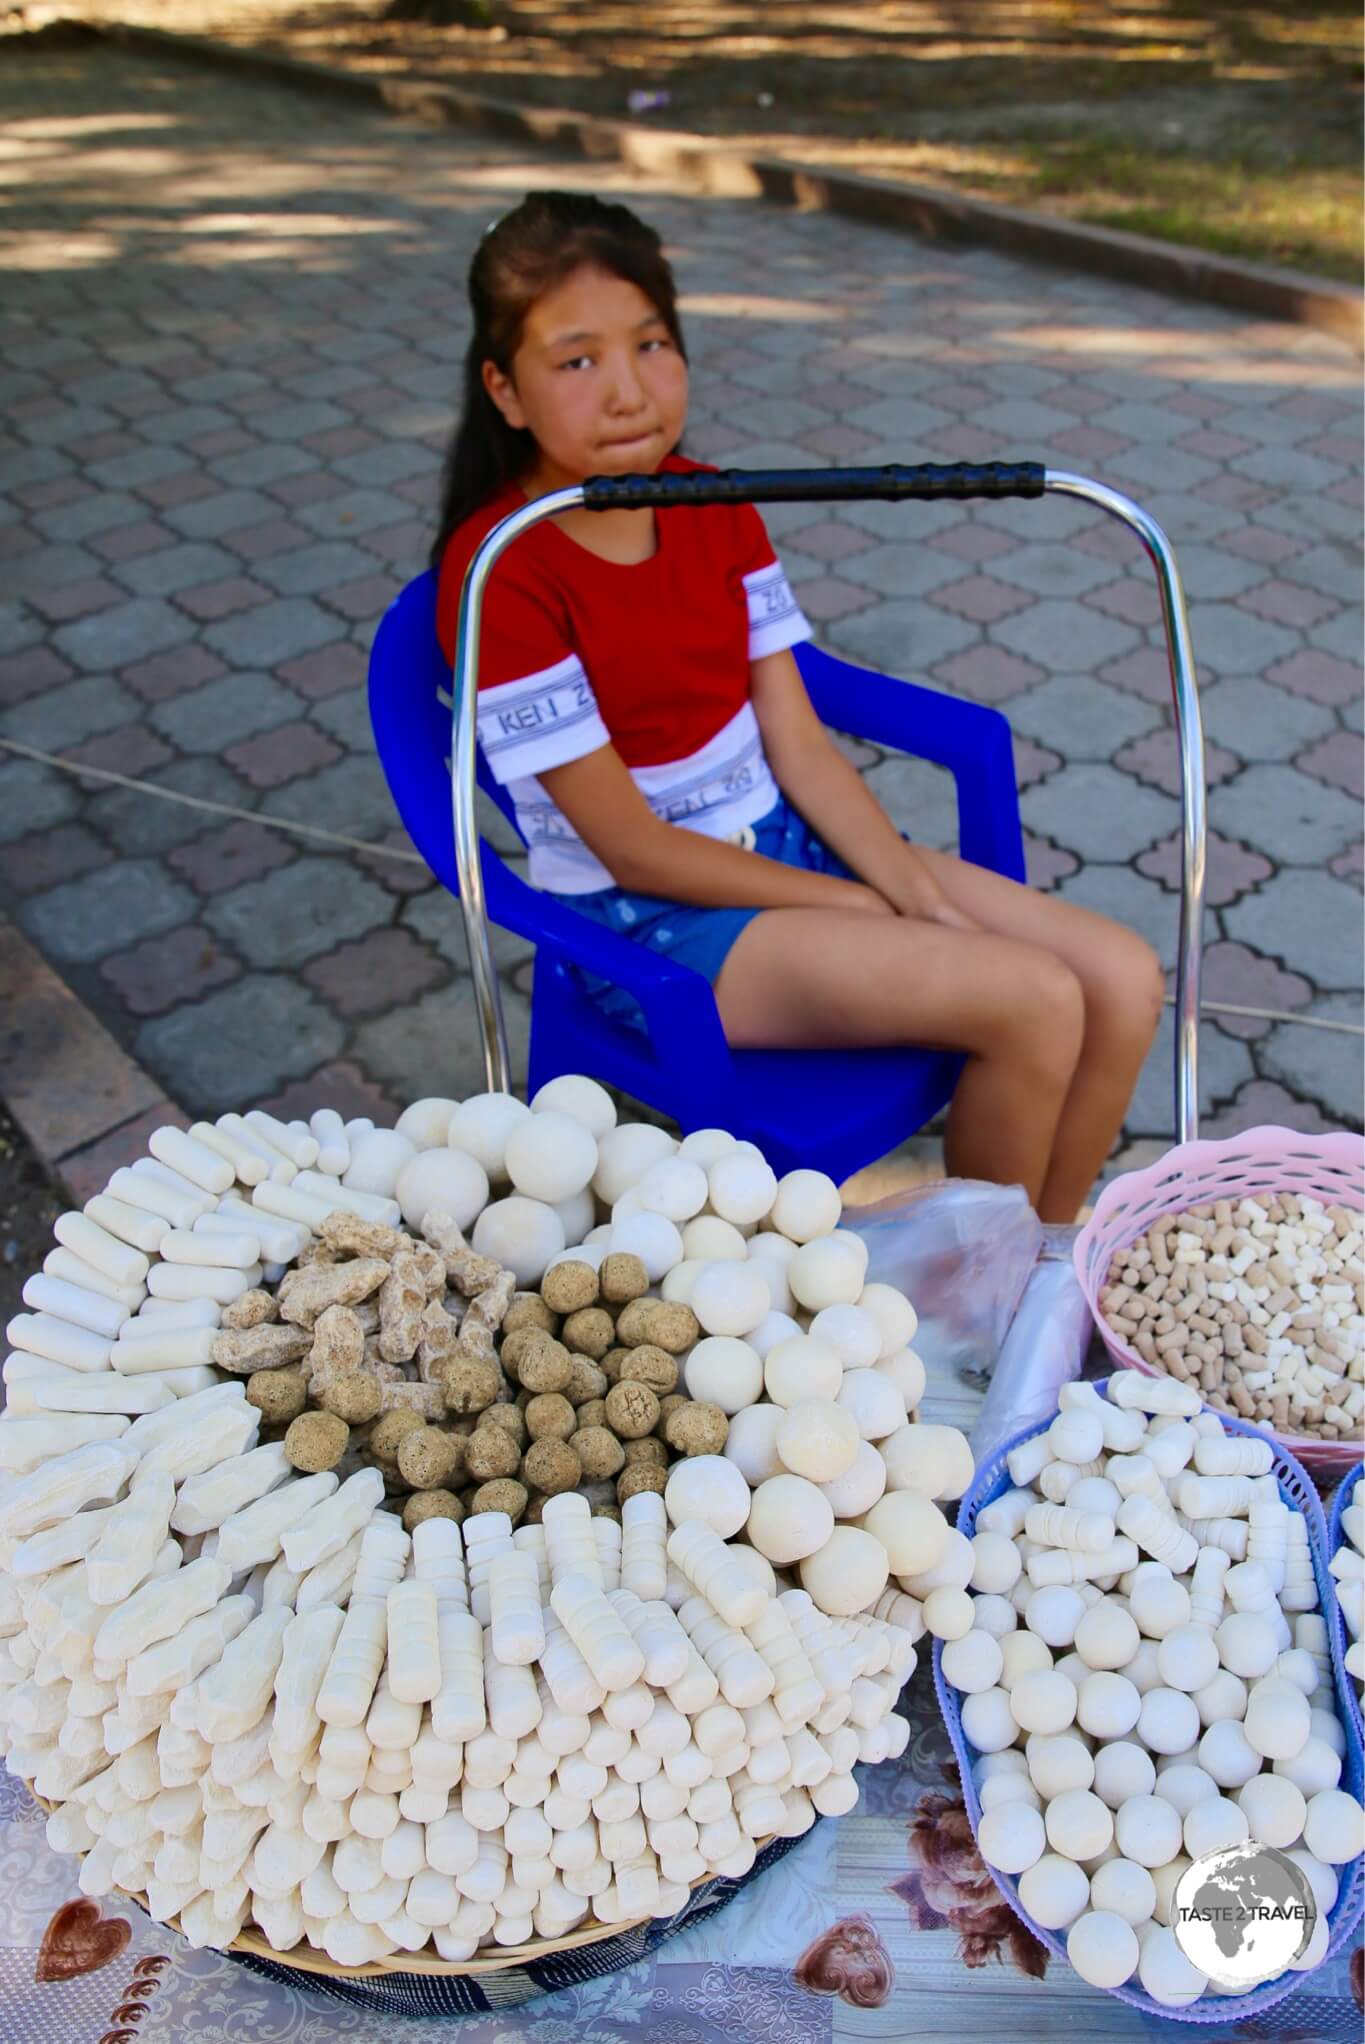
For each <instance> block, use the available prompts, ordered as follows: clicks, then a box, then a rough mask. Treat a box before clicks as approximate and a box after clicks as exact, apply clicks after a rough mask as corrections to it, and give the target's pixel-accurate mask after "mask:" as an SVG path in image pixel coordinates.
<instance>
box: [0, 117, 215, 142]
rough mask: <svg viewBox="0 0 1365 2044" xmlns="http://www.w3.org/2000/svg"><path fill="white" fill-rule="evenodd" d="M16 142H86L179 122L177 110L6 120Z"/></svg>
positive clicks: (176, 124)
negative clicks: (91, 138)
mask: <svg viewBox="0 0 1365 2044" xmlns="http://www.w3.org/2000/svg"><path fill="white" fill-rule="evenodd" d="M5 126H6V130H7V132H8V134H9V135H11V136H12V137H13V138H14V140H15V141H17V142H81V143H84V142H86V141H87V140H88V139H89V138H90V137H91V136H94V135H119V134H124V135H126V134H132V133H144V132H146V131H147V130H148V129H152V128H175V127H179V126H180V116H179V115H178V114H132V113H129V114H69V115H66V116H64V117H63V118H61V119H57V118H55V117H52V116H46V115H44V116H41V117H37V118H34V119H31V120H24V119H22V118H21V119H19V120H17V121H7V122H6V124H5Z"/></svg>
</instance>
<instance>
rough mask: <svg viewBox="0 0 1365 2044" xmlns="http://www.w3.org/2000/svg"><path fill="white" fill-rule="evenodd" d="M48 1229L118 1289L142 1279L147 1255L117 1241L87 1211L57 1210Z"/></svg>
mask: <svg viewBox="0 0 1365 2044" xmlns="http://www.w3.org/2000/svg"><path fill="white" fill-rule="evenodd" d="M52 1232H53V1234H54V1235H55V1236H56V1238H57V1240H58V1241H59V1242H60V1243H61V1244H62V1246H63V1248H65V1249H69V1250H70V1251H71V1253H72V1255H73V1256H79V1257H80V1258H81V1260H82V1262H84V1263H88V1264H91V1265H93V1267H94V1268H95V1269H96V1270H98V1271H101V1272H102V1273H103V1275H104V1276H105V1277H106V1278H108V1280H109V1281H110V1283H111V1284H114V1285H117V1286H119V1287H120V1289H123V1288H126V1287H127V1286H130V1285H141V1284H145V1283H146V1279H147V1258H146V1256H145V1255H144V1254H143V1253H142V1251H141V1250H140V1249H135V1248H133V1247H132V1246H131V1245H130V1244H129V1243H127V1242H121V1241H120V1240H119V1238H118V1237H117V1235H111V1234H110V1233H109V1231H108V1230H107V1229H106V1228H101V1227H100V1226H99V1224H98V1222H96V1221H92V1220H91V1219H90V1217H89V1216H88V1215H87V1214H78V1213H74V1212H70V1213H65V1214H58V1216H57V1218H56V1220H55V1221H54V1222H53V1224H52Z"/></svg>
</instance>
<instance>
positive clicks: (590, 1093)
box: [531, 1072, 616, 1142]
mask: <svg viewBox="0 0 1365 2044" xmlns="http://www.w3.org/2000/svg"><path fill="white" fill-rule="evenodd" d="M531 1112H532V1114H567V1115H568V1117H569V1119H570V1120H571V1121H580V1122H582V1124H583V1126H584V1128H585V1129H587V1131H588V1133H589V1135H590V1136H592V1137H593V1139H594V1140H595V1141H598V1142H600V1141H601V1139H602V1137H603V1136H604V1135H605V1134H606V1133H607V1130H608V1129H613V1128H615V1126H616V1107H615V1104H614V1102H613V1100H612V1097H611V1095H610V1093H608V1092H607V1090H606V1088H605V1086H599V1085H598V1083H597V1081H596V1079H585V1078H584V1077H583V1076H582V1075H581V1073H578V1072H561V1074H560V1076H559V1077H558V1078H557V1079H547V1080H546V1082H545V1084H544V1085H543V1086H542V1087H541V1088H540V1089H539V1091H538V1092H536V1093H535V1094H534V1095H533V1096H532V1099H531Z"/></svg>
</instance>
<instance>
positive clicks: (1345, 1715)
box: [934, 1372, 1365, 2034]
mask: <svg viewBox="0 0 1365 2044" xmlns="http://www.w3.org/2000/svg"><path fill="white" fill-rule="evenodd" d="M1148 1374H1149V1375H1150V1374H1152V1373H1151V1372H1149V1373H1148ZM1096 1389H1097V1390H1098V1391H1099V1392H1100V1393H1101V1395H1107V1390H1108V1386H1107V1383H1106V1382H1103V1381H1101V1382H1099V1383H1098V1384H1097V1385H1096ZM1054 1417H1055V1414H1054V1413H1049V1414H1048V1415H1047V1417H1046V1419H1041V1420H1039V1421H1038V1422H1037V1424H1036V1425H1034V1426H1031V1427H1025V1428H1024V1429H1023V1430H1022V1431H1021V1432H1019V1433H1017V1434H1014V1435H1012V1436H1011V1438H1010V1439H1009V1440H1007V1441H1002V1442H1001V1444H1000V1446H999V1447H998V1448H997V1449H996V1450H995V1451H994V1453H993V1454H992V1455H991V1457H990V1459H989V1460H988V1461H987V1462H986V1463H985V1464H984V1465H983V1466H982V1467H981V1468H980V1469H978V1470H977V1473H976V1479H975V1481H974V1482H973V1484H972V1487H971V1489H970V1490H969V1491H968V1493H967V1495H966V1497H965V1498H963V1500H962V1503H961V1505H960V1507H959V1508H958V1515H957V1523H958V1528H959V1531H961V1532H963V1533H965V1534H966V1535H967V1537H968V1539H970V1538H971V1536H972V1534H973V1533H974V1532H975V1530H976V1520H977V1514H978V1513H979V1512H981V1511H983V1510H984V1509H985V1507H986V1506H987V1505H988V1504H990V1503H991V1502H992V1501H993V1500H994V1499H995V1498H998V1497H999V1496H1000V1494H1001V1493H1002V1491H1005V1490H1007V1489H1008V1488H1009V1485H1010V1475H1009V1470H1008V1469H1007V1468H1006V1466H1005V1462H1006V1457H1007V1456H1008V1455H1009V1454H1010V1453H1011V1452H1012V1450H1013V1449H1015V1448H1017V1447H1018V1446H1019V1445H1020V1443H1021V1442H1022V1441H1029V1440H1032V1439H1033V1437H1034V1435H1035V1434H1041V1433H1042V1432H1043V1431H1044V1429H1045V1428H1047V1427H1049V1426H1050V1425H1051V1424H1052V1421H1053V1419H1054ZM1218 1417H1219V1419H1220V1420H1221V1421H1222V1423H1223V1425H1224V1427H1225V1428H1226V1429H1227V1430H1228V1432H1229V1433H1234V1434H1249V1435H1252V1436H1253V1437H1255V1438H1257V1439H1261V1440H1263V1439H1264V1438H1265V1432H1264V1429H1263V1428H1260V1427H1253V1426H1249V1425H1248V1424H1247V1423H1246V1421H1245V1420H1240V1419H1236V1418H1234V1417H1233V1416H1232V1415H1231V1414H1229V1413H1220V1414H1219V1415H1218ZM1274 1473H1275V1477H1276V1479H1277V1481H1278V1483H1279V1486H1280V1495H1281V1497H1282V1498H1284V1499H1285V1500H1286V1502H1287V1503H1288V1504H1290V1505H1291V1506H1292V1507H1293V1508H1294V1510H1295V1511H1298V1512H1302V1514H1303V1516H1304V1518H1305V1520H1306V1521H1307V1524H1308V1543H1309V1551H1310V1554H1311V1556H1312V1561H1313V1580H1314V1582H1315V1584H1316V1585H1317V1592H1318V1603H1319V1607H1320V1609H1321V1611H1322V1613H1323V1616H1324V1617H1325V1618H1326V1620H1327V1624H1328V1634H1329V1638H1331V1639H1332V1640H1333V1651H1332V1676H1333V1687H1334V1689H1335V1691H1336V1705H1337V1712H1338V1715H1339V1716H1340V1719H1341V1723H1342V1726H1343V1728H1344V1730H1345V1733H1346V1757H1345V1760H1344V1761H1343V1763H1342V1770H1341V1786H1342V1787H1343V1788H1344V1789H1348V1790H1349V1791H1350V1793H1351V1794H1352V1795H1353V1796H1356V1797H1358V1798H1359V1797H1361V1796H1362V1795H1365V1755H1362V1751H1361V1743H1360V1736H1359V1731H1358V1725H1359V1718H1358V1717H1357V1716H1356V1714H1355V1713H1354V1712H1353V1711H1352V1709H1351V1702H1350V1678H1349V1677H1348V1676H1347V1674H1346V1670H1345V1666H1344V1663H1343V1659H1342V1655H1341V1653H1340V1651H1339V1650H1338V1648H1337V1646H1336V1644H1335V1635H1334V1634H1333V1633H1332V1618H1331V1614H1332V1610H1333V1608H1334V1606H1335V1603H1336V1599H1335V1598H1334V1597H1333V1595H1332V1578H1331V1576H1330V1575H1329V1574H1328V1572H1327V1560H1328V1546H1327V1525H1326V1521H1325V1520H1324V1518H1323V1514H1322V1505H1321V1503H1320V1502H1319V1500H1318V1494H1317V1492H1316V1490H1315V1489H1314V1488H1313V1485H1312V1483H1311V1482H1310V1481H1309V1478H1308V1474H1307V1472H1306V1471H1305V1470H1304V1469H1302V1468H1301V1467H1300V1466H1299V1464H1298V1463H1297V1462H1296V1461H1295V1460H1294V1457H1293V1456H1292V1455H1290V1454H1287V1453H1286V1452H1285V1450H1284V1449H1282V1448H1277V1449H1276V1451H1275V1469H1274ZM934 1688H935V1691H936V1692H937V1695H938V1702H939V1709H940V1710H941V1711H942V1712H943V1721H944V1723H945V1724H946V1726H947V1727H948V1737H949V1738H950V1739H951V1741H952V1746H953V1753H954V1755H955V1757H956V1759H957V1763H958V1768H959V1771H960V1773H961V1776H962V1794H963V1799H964V1801H965V1803H966V1805H967V1815H968V1817H969V1818H970V1819H971V1825H972V1831H973V1834H975V1833H976V1831H977V1829H978V1827H979V1825H980V1823H981V1799H980V1797H979V1795H978V1794H977V1787H976V1782H975V1779H974V1777H973V1774H972V1767H973V1763H974V1762H975V1761H976V1760H977V1759H978V1758H979V1757H980V1756H979V1755H978V1754H977V1752H976V1749H975V1748H974V1747H973V1746H971V1745H970V1744H969V1743H968V1740H967V1735H966V1733H965V1732H964V1731H963V1729H962V1707H961V1704H960V1702H959V1700H958V1693H957V1691H956V1689H954V1688H953V1686H952V1684H951V1683H950V1682H948V1681H947V1680H946V1679H945V1677H944V1673H943V1648H942V1642H941V1641H939V1640H935V1641H934ZM991 1874H992V1877H993V1879H994V1881H995V1885H996V1886H997V1888H999V1890H1000V1892H1001V1894H1002V1895H1003V1896H1004V1898H1005V1900H1006V1901H1007V1902H1008V1903H1009V1905H1010V1907H1011V1909H1013V1910H1014V1912H1015V1914H1016V1915H1017V1916H1019V1917H1021V1918H1022V1919H1023V1921H1024V1922H1025V1923H1026V1924H1027V1925H1028V1927H1029V1929H1030V1930H1031V1931H1032V1932H1033V1935H1034V1936H1035V1937H1036V1938H1037V1939H1038V1941H1039V1943H1040V1944H1043V1945H1046V1946H1047V1949H1048V1950H1049V1951H1050V1952H1052V1953H1054V1954H1055V1955H1056V1957H1057V1958H1059V1959H1065V1958H1066V1943H1065V1940H1064V1939H1063V1938H1062V1937H1059V1936H1058V1934H1057V1932H1056V1931H1052V1930H1045V1929H1044V1928H1043V1926H1042V1925H1041V1924H1039V1923H1035V1921H1034V1919H1033V1918H1032V1917H1031V1916H1030V1915H1029V1913H1028V1911H1027V1910H1026V1909H1025V1907H1024V1905H1023V1903H1022V1902H1021V1901H1020V1899H1019V1883H1018V1880H1017V1879H1016V1878H1015V1876H1014V1875H1012V1874H1002V1873H1000V1872H998V1871H997V1870H996V1869H995V1868H994V1867H992V1868H991ZM1363 1910H1365V1859H1357V1860H1354V1861H1352V1862H1351V1864H1350V1865H1348V1866H1343V1867H1342V1868H1340V1869H1339V1883H1338V1887H1337V1899H1336V1901H1335V1903H1334V1904H1333V1906H1332V1908H1331V1910H1330V1911H1329V1912H1328V1918H1327V1921H1328V1925H1329V1928H1330V1939H1329V1943H1328V1947H1327V1957H1329V1958H1332V1957H1335V1956H1337V1955H1338V1954H1339V1953H1341V1952H1344V1951H1345V1950H1346V1949H1347V1947H1348V1946H1349V1944H1350V1942H1351V1938H1352V1935H1353V1933H1354V1931H1355V1928H1356V1925H1357V1924H1358V1923H1359V1922H1360V1918H1361V1913H1362V1911H1363ZM1135 1977H1136V1976H1135ZM1309 1977H1310V1976H1309V1975H1308V1974H1303V1973H1293V1972H1286V1973H1282V1974H1280V1976H1279V1978H1278V1979H1276V1980H1271V1981H1268V1982H1267V1983H1266V1985H1265V1986H1264V1987H1257V1988H1253V1989H1252V1991H1251V1992H1250V1993H1249V1994H1238V1995H1224V1994H1219V1995H1213V1994H1206V1995H1201V1996H1200V1998H1199V2000H1198V2001H1195V2002H1191V2003H1190V2005H1189V2007H1188V2008H1179V2009H1178V2008H1165V2007H1163V2006H1162V2005H1161V2003H1159V2002H1156V2001H1153V1999H1152V1997H1151V1995H1150V1994H1148V1993H1146V1992H1145V1990H1144V1989H1142V1988H1141V1987H1138V1986H1134V1985H1133V1983H1132V1982H1131V1981H1130V1982H1129V1983H1128V1984H1127V1985H1126V1986H1123V1987H1111V1988H1109V1989H1107V1990H1106V1991H1107V1992H1108V1993H1110V1994H1112V1995H1113V1996H1114V1997H1115V1999H1116V2000H1118V2001H1124V2002H1127V2003H1128V2005H1129V2007H1130V2008H1135V2009H1141V2010H1142V2012H1143V2013H1144V2014H1145V2015H1149V2016H1158V2017H1160V2018H1161V2019H1162V2020H1163V2021H1165V2022H1174V2023H1241V2022H1245V2021H1247V2020H1248V2019H1250V2018H1252V2017H1255V2016H1260V2015H1263V2014H1264V2013H1265V2011H1266V2010H1267V2009H1270V2008H1273V2007H1274V2005H1275V2003H1276V2002H1279V2001H1283V2000H1284V1998H1285V1996H1286V1995H1289V1994H1292V1993H1293V1992H1294V1990H1295V1988H1296V1987H1301V1986H1302V1985H1303V1983H1304V1982H1305V1980H1307V1979H1308V1978H1309ZM1248 2034H1249V2033H1248Z"/></svg>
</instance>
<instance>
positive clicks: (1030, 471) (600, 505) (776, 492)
mask: <svg viewBox="0 0 1365 2044" xmlns="http://www.w3.org/2000/svg"><path fill="white" fill-rule="evenodd" d="M1046 495H1055V496H1063V497H1080V498H1082V499H1084V501H1085V502H1086V503H1087V504H1094V505H1096V506H1098V508H1099V509H1100V510H1101V511H1105V512H1107V513H1108V514H1109V516H1110V517H1111V518H1117V519H1119V520H1120V521H1121V522H1122V523H1123V524H1124V525H1126V526H1128V527H1129V529H1130V530H1131V531H1132V532H1135V533H1136V534H1137V536H1138V538H1139V540H1140V541H1141V542H1142V545H1143V546H1144V548H1145V549H1146V551H1147V554H1148V555H1149V557H1150V559H1151V561H1152V564H1153V566H1154V567H1155V569H1156V577H1157V587H1158V589H1159V591H1160V594H1161V613H1162V618H1163V620H1164V623H1165V627H1166V654H1167V659H1168V661H1169V664H1170V670H1171V694H1172V697H1173V699H1174V703H1175V725H1176V736H1177V739H1178V742H1179V747H1180V808H1181V850H1180V942H1179V954H1178V957H1177V961H1176V1028H1175V1060H1174V1064H1175V1072H1174V1087H1175V1124H1176V1130H1177V1134H1178V1138H1179V1140H1180V1141H1181V1142H1182V1143H1186V1142H1192V1141H1193V1140H1194V1138H1195V1136H1196V1135H1197V1134H1198V1132H1199V971H1200V959H1201V950H1202V928H1203V914H1204V859H1205V841H1206V835H1207V822H1206V815H1205V779H1204V732H1203V723H1202V720H1201V717H1200V713H1199V693H1198V686H1197V683H1196V679H1195V669H1194V652H1193V648H1192V646H1191V644H1190V626H1189V618H1188V616H1187V615H1186V610H1185V592H1184V590H1183V588H1182V586H1181V582H1180V570H1179V568H1178V567H1177V565H1176V559H1175V554H1174V552H1173V550H1172V548H1171V543H1170V541H1169V540H1168V539H1167V537H1166V535H1165V533H1164V532H1163V531H1162V529H1161V527H1160V526H1159V525H1158V524H1157V522H1156V520H1155V519H1154V518H1151V517H1149V516H1148V514H1147V512H1145V511H1144V510H1143V509H1142V507H1141V505H1139V504H1135V503H1134V502H1133V501H1132V499H1131V498H1130V497H1125V496H1123V495H1121V493H1120V492H1119V491H1118V490H1111V489H1109V488H1108V487H1107V486H1106V485H1105V484H1104V483H1097V482H1092V481H1090V480H1089V478H1087V477H1085V476H1074V475H1068V474H1065V473H1063V472H1061V471H1058V470H1053V469H1048V468H1045V467H1044V466H1043V464H1042V463H1041V462H1036V461H1021V462H984V463H973V462H955V463H937V462H919V463H912V464H908V465H898V464H895V463H892V464H888V465H887V466H886V467H883V468H831V469H806V468H799V469H767V470H763V469H760V470H755V471H751V470H748V469H721V470H718V471H716V472H715V473H710V474H708V473H699V474H693V475H627V476H590V477H589V478H588V480H587V481H586V482H584V483H581V484H576V485H574V486H573V487H572V488H570V489H564V490H552V491H551V492H550V493H549V495H548V496H544V497H537V498H536V499H534V501H533V502H530V503H528V504H526V505H524V506H523V507H522V508H521V509H519V510H516V511H513V512H512V513H511V514H510V516H508V517H507V518H504V519H503V520H502V521H501V523H500V524H498V525H495V526H494V527H493V530H492V531H491V532H490V533H489V534H488V535H487V537H486V538H485V539H484V540H483V541H482V543H481V544H480V546H479V548H478V551H477V552H476V553H475V555H474V558H473V560H472V561H471V562H470V564H469V568H468V571H467V573H466V575H465V580H464V589H463V592H462V594H461V597H460V615H459V624H458V626H457V630H456V641H455V661H454V687H453V710H452V721H453V734H452V745H451V802H452V808H453V814H454V824H455V863H456V868H457V871H458V875H459V884H460V908H461V911H462V913H463V916H464V926H465V935H466V938H467V940H468V944H469V964H470V970H471V973H472V975H473V980H474V992H475V1000H476V1002H477V1006H478V1016H479V1033H480V1036H481V1038H482V1042H483V1061H484V1071H485V1073H486V1075H487V1081H488V1086H489V1089H490V1091H494V1092H506V1091H508V1090H510V1087H511V1064H510V1060H509V1058H508V1053H507V1029H506V1024H505V1022H504V1019H503V1012H502V1000H501V997H500V995H499V992H498V983H497V976H496V974H495V972H494V969H493V954H492V949H491V947H490V943H489V936H488V910H487V904H486V901H485V897H484V887H483V867H482V865H481V863H480V859H479V839H478V830H477V826H476V820H475V809H474V798H475V787H476V782H475V741H476V723H475V699H476V695H477V689H478V681H477V677H478V671H479V660H478V653H479V632H480V625H481V621H482V614H483V595H484V590H485V588H486V586H487V583H488V577H489V575H490V574H491V572H492V569H493V565H494V563H495V562H496V560H497V559H498V557H499V555H500V554H501V553H502V552H503V551H504V549H505V548H507V547H509V546H510V545H511V544H512V542H513V540H515V539H517V538H519V537H520V535H521V534H522V533H523V532H528V531H529V530H530V528H531V527H532V526H533V525H538V524H539V523H540V522H541V520H542V519H544V518H554V517H557V516H558V515H559V514H560V513H561V512H564V511H573V510H576V509H577V508H578V507H579V506H582V507H583V508H584V509H585V510H589V511H613V510H622V509H626V508H629V509H632V510H641V509H645V508H648V507H659V508H662V507H668V508H670V509H671V508H673V507H674V506H680V505H684V504H693V505H700V504H811V503H856V502H861V501H864V500H867V499H870V498H877V499H884V500H888V501H900V500H903V499H911V500H915V501H918V502H923V503H942V502H945V501H949V500H951V501H961V500H966V499H968V498H973V497H985V498H991V499H1000V498H1005V497H1041V496H1046Z"/></svg>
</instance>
